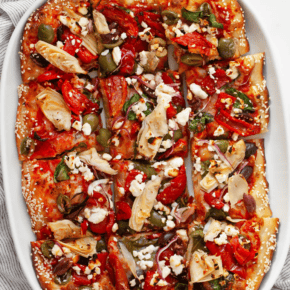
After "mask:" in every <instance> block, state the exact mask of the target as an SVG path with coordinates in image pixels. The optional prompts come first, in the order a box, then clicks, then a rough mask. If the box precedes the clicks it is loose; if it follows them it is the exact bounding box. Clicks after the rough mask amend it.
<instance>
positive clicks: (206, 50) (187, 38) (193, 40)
mask: <svg viewBox="0 0 290 290" xmlns="http://www.w3.org/2000/svg"><path fill="white" fill-rule="evenodd" d="M172 41H173V42H176V43H178V44H180V45H183V46H187V47H188V50H189V52H193V53H194V52H196V49H199V50H200V54H205V55H206V56H209V55H210V51H211V49H212V48H214V45H213V44H212V43H210V42H209V41H208V40H207V39H206V38H205V37H204V36H202V35H200V34H199V33H197V32H192V33H186V34H185V35H183V36H180V37H175V38H173V39H172Z"/></svg>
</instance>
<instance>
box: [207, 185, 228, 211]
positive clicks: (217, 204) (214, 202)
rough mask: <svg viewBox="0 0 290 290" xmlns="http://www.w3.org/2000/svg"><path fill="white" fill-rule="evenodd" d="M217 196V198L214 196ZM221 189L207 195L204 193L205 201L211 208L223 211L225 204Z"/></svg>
mask: <svg viewBox="0 0 290 290" xmlns="http://www.w3.org/2000/svg"><path fill="white" fill-rule="evenodd" d="M213 194H215V196H213ZM220 194H221V189H219V190H216V191H213V192H210V193H207V192H205V193H204V200H205V201H206V202H207V203H208V204H209V205H210V206H211V207H214V208H216V209H222V208H223V207H224V205H225V203H224V202H223V201H222V199H220V198H219V197H220Z"/></svg>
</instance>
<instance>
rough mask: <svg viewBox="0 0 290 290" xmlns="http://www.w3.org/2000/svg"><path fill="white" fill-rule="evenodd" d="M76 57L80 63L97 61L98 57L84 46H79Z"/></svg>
mask: <svg viewBox="0 0 290 290" xmlns="http://www.w3.org/2000/svg"><path fill="white" fill-rule="evenodd" d="M77 56H78V58H79V59H80V60H81V62H82V63H90V62H92V61H94V60H96V59H98V56H95V55H93V54H92V53H91V52H90V51H89V50H88V49H86V48H85V47H84V46H81V47H80V48H79V51H78V52H77Z"/></svg>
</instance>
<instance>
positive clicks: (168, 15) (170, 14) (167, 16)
mask: <svg viewBox="0 0 290 290" xmlns="http://www.w3.org/2000/svg"><path fill="white" fill-rule="evenodd" d="M161 15H162V16H163V21H164V23H165V24H167V25H173V24H176V23H177V22H178V19H179V16H178V14H177V13H176V12H174V11H171V10H164V11H162V12H161Z"/></svg>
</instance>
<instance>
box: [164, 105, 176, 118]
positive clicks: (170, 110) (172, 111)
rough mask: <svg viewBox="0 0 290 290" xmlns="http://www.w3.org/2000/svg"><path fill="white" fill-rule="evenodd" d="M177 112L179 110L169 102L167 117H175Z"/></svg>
mask: <svg viewBox="0 0 290 290" xmlns="http://www.w3.org/2000/svg"><path fill="white" fill-rule="evenodd" d="M176 114H177V110H176V109H175V108H174V107H173V106H172V104H171V103H170V104H169V107H168V108H167V110H166V116H167V119H171V118H173V117H175V116H176Z"/></svg>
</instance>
